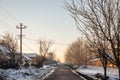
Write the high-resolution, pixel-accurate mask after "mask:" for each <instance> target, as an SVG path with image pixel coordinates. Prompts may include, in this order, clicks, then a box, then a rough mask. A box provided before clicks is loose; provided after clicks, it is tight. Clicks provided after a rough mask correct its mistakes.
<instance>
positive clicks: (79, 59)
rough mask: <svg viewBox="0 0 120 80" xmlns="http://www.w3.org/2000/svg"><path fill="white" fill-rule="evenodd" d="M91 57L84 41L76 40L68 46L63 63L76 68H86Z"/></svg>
mask: <svg viewBox="0 0 120 80" xmlns="http://www.w3.org/2000/svg"><path fill="white" fill-rule="evenodd" d="M91 56H92V55H91V54H90V53H89V51H88V49H87V45H86V44H85V41H83V40H82V39H80V38H78V39H77V40H75V41H74V42H72V43H71V44H70V45H69V47H68V49H67V51H66V54H65V61H66V62H67V63H70V64H75V65H78V66H80V65H84V66H87V64H88V62H89V60H90V59H91V58H92V57H91Z"/></svg>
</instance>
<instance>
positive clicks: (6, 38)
mask: <svg viewBox="0 0 120 80" xmlns="http://www.w3.org/2000/svg"><path fill="white" fill-rule="evenodd" d="M1 45H2V46H3V47H5V49H6V52H7V53H8V55H9V57H10V59H11V61H12V62H15V61H16V58H15V54H16V52H17V50H18V39H17V38H16V37H15V36H13V35H12V34H10V33H5V35H3V36H2V42H1Z"/></svg>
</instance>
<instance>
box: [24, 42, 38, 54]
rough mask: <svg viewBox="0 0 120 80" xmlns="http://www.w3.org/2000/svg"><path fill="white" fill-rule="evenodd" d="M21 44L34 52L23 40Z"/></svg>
mask: <svg viewBox="0 0 120 80" xmlns="http://www.w3.org/2000/svg"><path fill="white" fill-rule="evenodd" d="M23 45H24V46H25V47H26V48H28V49H29V50H31V51H33V52H36V51H35V50H33V49H31V48H30V47H28V46H27V45H26V44H25V43H24V42H23Z"/></svg>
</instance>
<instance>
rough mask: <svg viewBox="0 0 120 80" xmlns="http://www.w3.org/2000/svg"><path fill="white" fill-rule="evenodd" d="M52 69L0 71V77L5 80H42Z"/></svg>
mask: <svg viewBox="0 0 120 80" xmlns="http://www.w3.org/2000/svg"><path fill="white" fill-rule="evenodd" d="M53 69H55V68H29V69H20V70H15V69H8V70H2V69H0V75H1V76H3V77H4V78H5V79H6V80H42V77H44V76H45V75H46V74H47V73H49V72H50V71H51V70H53Z"/></svg>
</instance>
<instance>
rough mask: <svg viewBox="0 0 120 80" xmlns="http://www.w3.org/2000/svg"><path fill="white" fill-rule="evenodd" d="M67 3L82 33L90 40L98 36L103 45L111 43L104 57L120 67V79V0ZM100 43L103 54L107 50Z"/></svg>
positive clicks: (84, 0)
mask: <svg viewBox="0 0 120 80" xmlns="http://www.w3.org/2000/svg"><path fill="white" fill-rule="evenodd" d="M65 5H66V9H67V10H68V11H69V12H70V13H71V16H72V17H73V18H74V20H75V23H76V26H77V28H78V29H79V31H80V32H81V34H83V35H84V36H86V38H87V39H88V40H89V41H90V42H91V40H94V38H96V39H97V40H99V42H101V43H100V44H102V46H103V45H104V42H105V41H107V43H108V44H109V45H110V46H109V50H111V51H109V52H110V54H109V53H106V52H105V53H104V57H105V58H107V59H108V60H109V61H110V62H111V63H113V64H115V65H116V66H117V67H118V71H119V80H120V25H119V24H120V0H72V3H66V4H65ZM100 44H99V45H98V46H99V47H100V48H99V49H98V51H99V53H100V55H101V53H103V52H104V51H105V50H101V48H102V46H101V45H100ZM104 49H106V47H104ZM111 55H112V56H111Z"/></svg>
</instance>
